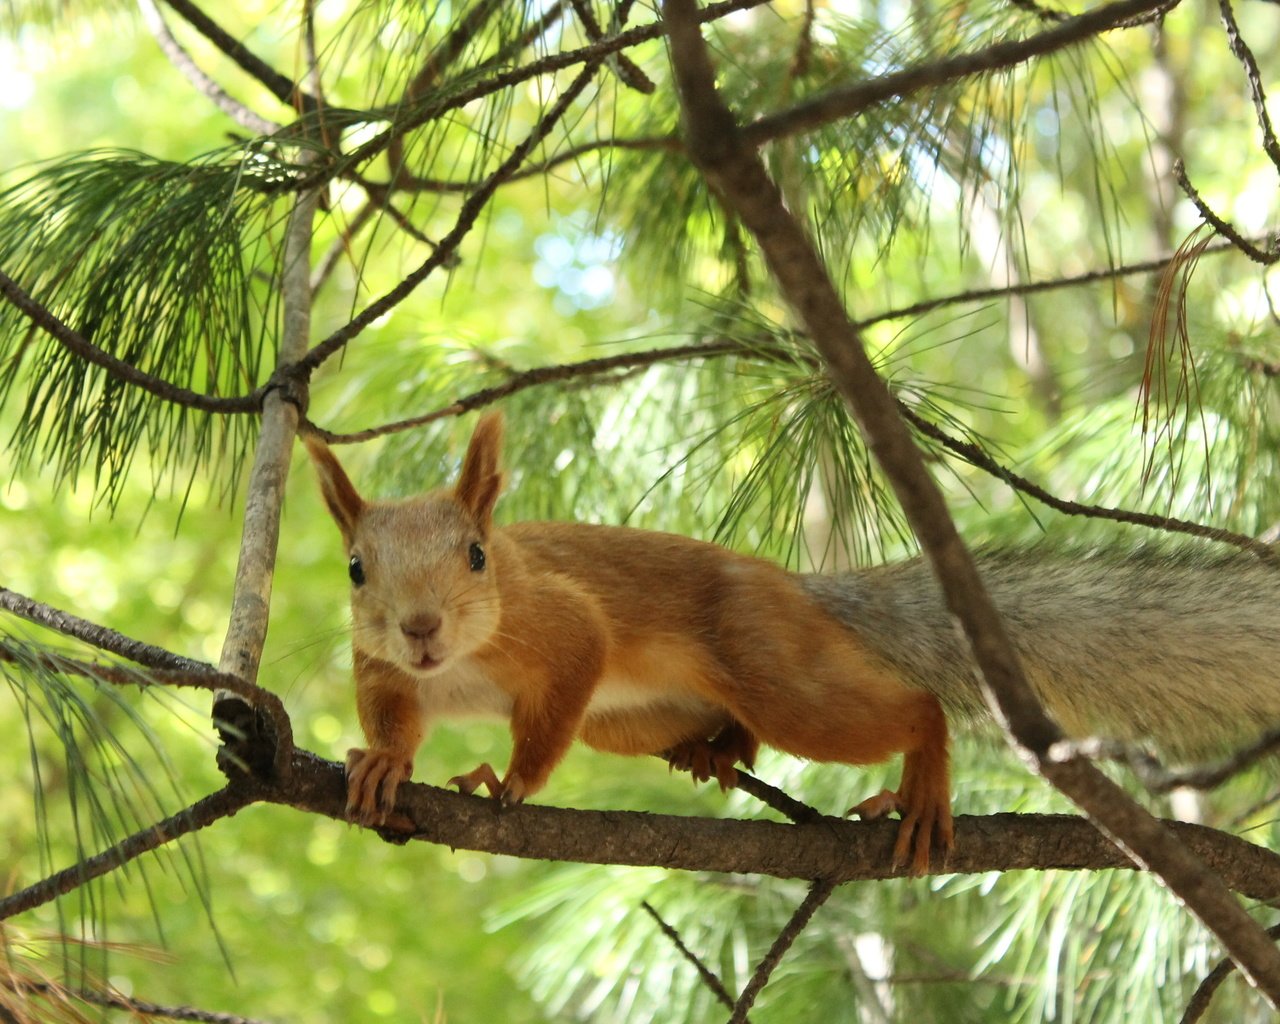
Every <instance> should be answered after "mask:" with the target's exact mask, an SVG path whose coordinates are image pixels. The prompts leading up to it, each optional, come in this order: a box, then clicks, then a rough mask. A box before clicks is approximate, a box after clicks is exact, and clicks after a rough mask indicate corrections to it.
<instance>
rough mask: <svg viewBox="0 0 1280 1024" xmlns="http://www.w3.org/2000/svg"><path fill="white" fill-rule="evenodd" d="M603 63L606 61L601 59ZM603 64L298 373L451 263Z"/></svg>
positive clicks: (592, 66)
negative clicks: (396, 279) (415, 261)
mask: <svg viewBox="0 0 1280 1024" xmlns="http://www.w3.org/2000/svg"><path fill="white" fill-rule="evenodd" d="M601 59H602V58H601ZM599 66H600V65H599V60H596V61H595V62H593V63H589V64H588V65H587V67H586V68H584V69H583V71H582V72H581V73H580V74H579V75H578V77H577V78H575V79H574V80H573V82H572V83H570V84H569V85H568V86H567V87H566V88H565V90H564V91H563V92H562V93H561V94H560V95H559V97H557V99H556V102H555V103H554V104H553V105H552V107H551V109H550V110H548V111H547V113H546V114H545V115H543V117H542V118H541V119H540V120H539V121H538V124H537V125H536V126H535V127H534V129H533V131H532V132H530V133H529V135H528V136H527V137H526V138H525V139H524V140H523V141H522V142H521V143H520V144H519V145H518V146H516V147H515V148H514V149H513V150H512V151H511V153H510V154H509V155H508V156H507V158H506V159H505V160H503V161H502V163H501V164H499V166H498V168H497V169H496V170H495V171H494V172H493V173H492V174H491V175H490V176H489V178H488V180H487V181H486V182H485V184H484V185H483V186H481V187H480V188H478V189H476V191H475V192H473V193H472V194H471V195H470V196H468V197H467V199H466V201H465V202H464V203H463V204H462V209H461V210H460V211H459V212H458V219H457V221H456V222H455V223H454V226H453V229H452V230H451V231H450V232H449V233H448V234H447V235H445V236H444V237H443V238H442V239H441V240H440V242H439V244H438V246H437V248H436V250H435V251H434V252H433V253H432V254H431V255H430V256H429V257H428V258H427V260H426V262H424V263H423V264H422V265H421V266H419V267H418V268H417V269H416V270H414V271H413V272H412V273H410V274H409V275H408V276H407V277H405V278H404V279H403V280H402V281H401V282H400V283H399V284H398V285H396V286H395V287H394V288H392V289H391V290H390V291H389V292H387V293H386V294H384V295H383V296H381V297H380V298H378V299H375V300H374V301H373V302H371V303H369V305H367V306H366V307H365V308H364V309H363V310H361V312H360V313H359V314H357V315H356V316H355V317H353V318H352V319H351V321H350V322H349V323H347V324H346V325H345V326H343V327H340V328H339V329H338V330H336V331H334V332H333V333H332V334H330V335H329V336H328V337H327V338H325V339H324V340H323V341H322V342H320V343H319V344H318V345H316V346H315V347H314V348H312V349H311V351H310V352H308V353H307V355H306V356H305V357H304V358H303V359H301V360H300V361H299V362H298V363H297V364H296V365H297V367H298V369H300V370H302V371H304V372H310V371H311V370H314V369H315V368H316V367H317V366H319V365H320V364H321V363H323V362H324V361H325V360H326V359H328V358H329V357H330V356H332V355H334V354H335V353H337V352H339V351H341V350H342V348H343V347H344V346H346V344H347V343H348V342H349V341H351V340H352V339H353V338H355V337H356V336H357V335H359V334H360V332H361V331H363V330H364V329H365V328H366V327H368V326H369V324H371V323H373V322H374V321H375V320H377V319H378V318H379V317H381V316H384V315H385V314H386V313H388V312H389V311H390V310H392V309H393V308H395V306H396V305H398V304H399V303H400V302H402V301H403V300H404V299H405V298H407V297H408V296H409V295H410V294H411V293H412V292H413V291H414V289H416V288H417V287H418V285H419V284H421V283H422V282H423V281H424V280H426V278H427V277H428V276H429V275H430V274H431V273H432V271H434V270H436V269H437V268H438V267H440V266H442V265H444V264H445V263H446V262H447V261H448V260H450V259H452V258H453V257H454V254H455V253H456V251H457V248H458V245H459V244H460V243H461V242H462V240H463V238H465V237H466V235H467V234H468V232H470V230H471V228H472V227H473V226H474V225H475V222H476V220H477V219H478V218H479V216H480V213H481V211H482V210H483V209H484V207H485V206H486V204H487V203H488V202H489V200H490V199H491V198H493V194H494V192H496V191H497V189H498V186H499V185H500V184H501V183H502V182H503V181H505V180H506V178H507V177H508V176H509V175H510V174H511V173H512V172H513V171H514V170H515V169H516V168H517V167H519V166H520V164H522V163H523V162H524V160H525V158H526V157H527V156H528V155H529V153H530V152H532V151H533V149H534V147H536V146H537V145H538V144H539V143H540V142H542V140H543V139H545V138H546V137H547V135H549V134H550V132H551V129H552V128H553V127H554V126H555V125H556V123H557V122H559V120H560V118H561V117H563V116H564V114H565V112H566V111H567V110H568V109H569V106H570V104H572V103H573V102H574V100H576V99H577V98H578V96H579V95H580V94H581V93H582V91H583V90H584V89H586V87H587V85H588V83H590V81H591V80H592V79H593V78H594V77H595V74H596V71H597V69H598V68H599Z"/></svg>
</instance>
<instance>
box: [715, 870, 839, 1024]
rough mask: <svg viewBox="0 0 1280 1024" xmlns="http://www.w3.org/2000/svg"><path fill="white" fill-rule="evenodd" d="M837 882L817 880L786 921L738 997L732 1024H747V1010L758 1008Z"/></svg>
mask: <svg viewBox="0 0 1280 1024" xmlns="http://www.w3.org/2000/svg"><path fill="white" fill-rule="evenodd" d="M835 888H836V884H835V882H828V881H826V880H825V879H818V880H817V881H815V882H814V883H813V884H812V885H811V886H810V887H809V892H808V893H807V894H806V895H805V898H804V901H803V902H802V903H801V904H800V906H798V907H796V911H795V913H794V914H792V915H791V920H789V921H788V922H787V925H786V927H785V928H783V929H782V931H781V932H780V933H779V934H778V937H777V938H776V939H774V940H773V945H772V946H770V947H769V952H768V953H766V954H765V955H764V959H763V960H761V961H760V963H759V965H758V966H757V967H756V969H755V973H753V974H752V975H751V980H750V981H748V982H747V985H746V987H745V988H744V989H743V990H742V995H740V996H739V997H738V1001H737V1003H736V1004H735V1005H734V1007H733V1016H731V1017H730V1018H729V1024H744V1022H745V1021H746V1019H747V1011H748V1010H750V1009H751V1007H752V1006H753V1005H755V1001H756V998H757V997H758V996H759V995H760V992H761V991H762V990H763V989H764V987H765V985H767V984H768V983H769V978H770V977H771V976H772V975H773V972H774V970H776V969H777V966H778V964H780V963H781V962H782V958H783V957H784V956H785V955H786V953H787V950H788V949H790V948H791V946H792V944H793V943H794V942H795V941H796V939H797V938H799V936H800V933H801V932H802V931H804V929H805V926H806V925H807V924H808V923H809V920H810V918H812V917H813V915H814V914H815V913H817V910H818V908H819V907H820V906H822V904H824V903H826V902H827V898H828V897H829V896H830V895H831V894H832V893H833V892H834V891H835Z"/></svg>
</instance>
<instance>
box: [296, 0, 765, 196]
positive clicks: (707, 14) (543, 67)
mask: <svg viewBox="0 0 1280 1024" xmlns="http://www.w3.org/2000/svg"><path fill="white" fill-rule="evenodd" d="M766 2H767V0H721V2H720V3H713V4H708V5H707V6H706V7H705V8H703V9H702V10H701V11H700V13H699V20H700V21H701V22H704V23H705V22H712V21H717V20H719V19H720V18H724V17H727V16H728V15H730V14H734V13H737V12H738V11H745V10H750V9H752V8H754V7H759V6H761V5H762V4H764V3H766ZM661 35H662V25H661V23H660V22H654V23H652V24H649V25H640V26H637V27H636V28H633V29H627V30H626V31H624V32H619V33H618V34H617V35H614V36H609V37H607V38H605V39H602V40H600V41H599V42H595V43H590V44H588V45H587V46H582V47H579V48H577V49H574V50H565V51H562V52H561V53H555V54H551V55H549V56H547V57H541V58H539V59H537V60H534V61H531V62H530V63H528V64H524V65H522V66H520V67H518V68H514V69H512V70H509V71H503V72H499V73H498V74H495V75H494V76H493V77H492V78H488V79H484V80H482V81H479V82H477V83H475V84H474V85H470V86H467V87H466V88H462V89H458V90H456V91H453V92H450V93H449V94H448V95H447V96H445V97H444V98H442V99H440V100H437V101H436V102H433V103H429V104H426V105H425V106H421V107H420V108H418V109H417V110H415V111H413V112H412V113H411V114H408V115H407V116H405V117H403V118H400V119H398V120H397V121H396V123H395V124H393V125H391V126H390V127H389V128H386V129H384V130H383V131H381V132H379V133H378V134H377V135H375V136H373V137H372V138H371V139H369V140H368V141H367V142H365V143H364V144H363V145H361V146H359V147H357V148H356V149H354V150H352V151H351V153H349V154H347V156H346V157H345V158H344V160H343V166H344V167H348V168H350V167H358V166H360V165H361V164H363V163H365V162H367V161H369V160H371V159H373V157H375V156H377V155H378V154H379V153H382V152H384V151H385V150H387V149H388V148H389V147H390V146H391V145H392V143H393V142H394V140H395V139H397V138H399V137H402V136H404V135H406V134H408V133H409V132H411V131H413V130H414V129H415V128H419V127H421V126H422V125H424V124H426V123H427V122H429V121H435V120H438V119H440V118H441V117H443V116H444V115H445V114H447V113H449V112H450V111H452V110H457V109H460V108H461V107H465V106H466V105H467V104H469V103H474V102H475V101H476V100H481V99H484V98H485V97H487V96H492V95H494V94H495V93H499V92H503V91H504V90H507V89H511V88H513V87H515V86H518V85H522V84H523V83H525V82H527V81H530V80H531V79H534V78H538V77H540V76H542V75H547V74H552V73H554V72H556V71H563V70H565V69H567V68H571V67H576V66H578V65H594V64H599V63H601V62H603V61H605V60H606V59H608V58H609V57H610V56H612V55H613V54H616V53H620V52H621V51H622V50H625V49H626V48H628V47H631V46H637V45H639V44H640V43H644V42H648V41H649V40H651V39H657V38H660V37H661ZM331 176H332V172H331V171H329V170H328V169H324V170H321V171H319V172H317V173H316V174H314V175H310V176H306V177H302V178H300V179H297V180H295V181H293V182H291V183H290V187H292V188H294V189H307V188H314V187H315V186H317V185H319V184H323V183H324V182H325V181H327V180H329V178H330V177H331ZM481 187H483V186H481Z"/></svg>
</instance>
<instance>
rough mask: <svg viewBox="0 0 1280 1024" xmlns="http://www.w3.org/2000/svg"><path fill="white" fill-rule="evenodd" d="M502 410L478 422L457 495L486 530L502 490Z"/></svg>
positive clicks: (468, 447) (468, 449)
mask: <svg viewBox="0 0 1280 1024" xmlns="http://www.w3.org/2000/svg"><path fill="white" fill-rule="evenodd" d="M501 453H502V413H500V412H491V413H488V414H486V415H485V416H482V417H481V418H480V422H479V423H477V424H476V429H475V432H474V433H472V435H471V442H470V444H468V445H467V454H466V455H464V456H463V458H462V472H461V473H460V474H459V475H458V484H457V486H456V487H455V488H454V490H453V495H454V497H455V498H457V500H458V503H459V504H460V505H462V506H463V508H465V509H466V510H467V511H468V512H470V513H471V514H472V516H474V517H475V520H476V522H477V523H478V524H479V525H480V526H481V528H483V529H487V528H488V526H489V517H490V516H491V515H493V506H494V505H496V504H497V502H498V495H499V494H500V493H501V492H502V470H501V469H500V468H499V465H498V463H499V456H500V455H501Z"/></svg>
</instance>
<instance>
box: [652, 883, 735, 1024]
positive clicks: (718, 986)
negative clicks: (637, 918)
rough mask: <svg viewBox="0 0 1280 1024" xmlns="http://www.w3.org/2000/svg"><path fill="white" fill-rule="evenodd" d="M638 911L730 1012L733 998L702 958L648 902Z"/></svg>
mask: <svg viewBox="0 0 1280 1024" xmlns="http://www.w3.org/2000/svg"><path fill="white" fill-rule="evenodd" d="M640 909H641V910H643V911H644V912H645V913H646V914H648V915H649V916H650V917H651V918H653V920H654V922H655V923H656V924H657V926H658V927H659V928H660V929H661V930H662V934H663V935H665V936H666V937H667V938H668V939H670V940H671V944H672V945H673V946H675V947H676V951H677V952H678V953H679V954H680V955H681V956H682V957H684V958H685V959H686V960H688V961H689V963H691V964H692V965H693V969H694V970H695V971H697V972H698V977H700V978H701V979H702V983H703V984H704V985H706V986H707V988H709V989H710V990H711V992H712V994H713V995H714V996H715V997H716V999H718V1000H719V1001H720V1002H721V1003H722V1004H724V1006H725V1007H727V1008H728V1009H730V1010H732V1009H733V996H731V995H729V990H728V989H727V988H725V987H724V982H722V981H721V980H720V977H719V975H717V974H716V972H715V971H713V970H712V969H711V968H710V967H708V966H707V965H706V964H705V963H703V961H702V958H701V957H700V956H698V954H697V953H695V952H694V951H693V950H691V949H690V948H689V947H688V946H686V945H685V943H684V939H682V938H681V937H680V933H679V932H678V931H676V930H675V929H674V928H673V927H671V925H669V924H667V922H666V921H664V920H663V919H662V915H661V914H659V913H658V912H657V911H656V910H654V909H653V905H652V904H651V903H650V902H649V901H648V900H641V901H640ZM743 1019H744V1021H745V1020H746V1018H743Z"/></svg>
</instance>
